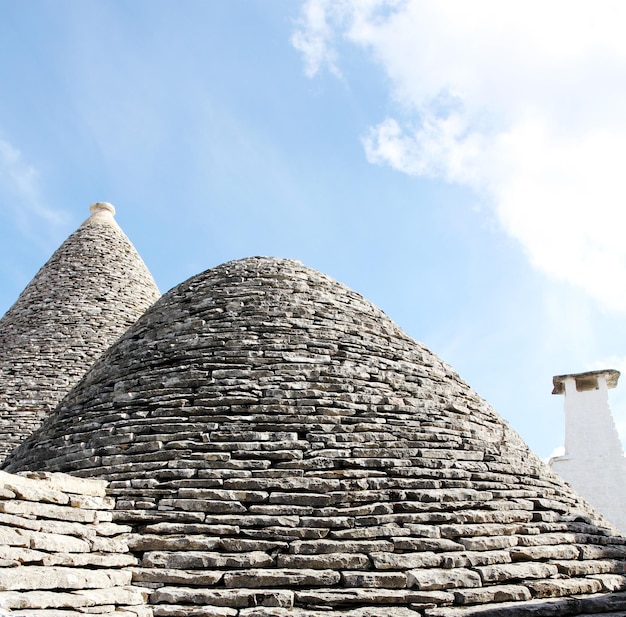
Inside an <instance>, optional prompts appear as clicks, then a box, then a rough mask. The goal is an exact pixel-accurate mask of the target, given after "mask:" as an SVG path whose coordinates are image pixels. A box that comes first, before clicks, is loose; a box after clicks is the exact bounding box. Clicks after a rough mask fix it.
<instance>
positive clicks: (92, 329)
mask: <svg viewBox="0 0 626 617" xmlns="http://www.w3.org/2000/svg"><path fill="white" fill-rule="evenodd" d="M91 212H92V215H91V217H90V218H89V219H87V221H85V222H84V223H83V224H82V225H81V227H80V228H79V229H78V230H77V231H76V232H75V233H74V234H72V235H71V236H70V237H69V238H68V239H67V240H66V241H65V242H64V243H63V245H62V246H61V247H60V248H59V249H58V250H57V251H56V252H55V253H54V255H53V256H52V257H51V258H50V260H49V261H48V262H47V263H46V264H45V265H44V266H43V267H42V268H41V270H40V271H39V272H38V273H37V275H36V276H35V278H34V279H33V280H32V281H31V283H30V284H29V285H28V286H27V287H26V289H25V290H24V291H23V293H22V294H21V295H20V297H19V298H18V299H17V301H16V302H15V304H14V305H13V306H12V307H11V308H10V309H9V310H8V311H7V313H6V314H5V315H4V317H3V318H2V320H0V460H2V459H4V457H5V456H6V455H7V454H8V453H9V452H10V451H11V450H12V449H13V448H14V447H15V446H17V444H18V443H19V442H20V441H21V440H22V439H24V437H26V436H27V435H29V434H30V433H31V432H32V431H33V430H34V429H35V428H37V426H39V424H40V422H41V420H42V418H43V417H44V415H45V414H46V413H47V412H48V411H49V410H50V409H54V407H55V406H56V404H57V403H58V402H59V401H60V400H61V398H62V397H63V396H65V394H67V392H68V391H69V390H70V389H71V388H72V387H73V386H74V385H75V384H76V383H77V382H78V380H79V379H80V378H81V377H82V376H83V375H84V374H85V372H86V371H87V369H88V368H89V367H90V366H91V365H92V364H93V363H94V361H95V360H96V359H97V358H98V357H99V356H100V354H102V352H103V351H104V350H105V349H107V348H108V347H109V346H110V345H111V344H112V343H113V342H114V341H115V340H116V339H117V338H118V337H119V336H120V335H121V334H122V333H123V332H124V331H125V330H126V328H128V326H130V325H131V324H132V323H134V322H135V320H136V319H137V318H138V317H139V316H140V315H141V314H142V313H143V312H144V311H145V310H146V309H147V308H148V307H149V306H150V305H151V304H152V303H153V302H154V301H155V300H157V299H158V298H159V292H158V289H157V287H156V284H155V282H154V279H153V278H152V276H151V274H150V272H149V271H148V269H147V268H146V266H145V264H144V263H143V261H142V260H141V257H139V255H138V253H137V251H136V250H135V248H134V247H133V245H132V244H131V242H130V241H129V240H128V238H127V237H126V236H125V235H124V232H123V231H122V230H121V229H120V227H119V226H118V225H117V223H116V222H115V219H114V218H113V214H114V212H115V210H114V208H113V206H111V205H110V204H105V203H98V204H94V205H93V206H92V207H91Z"/></svg>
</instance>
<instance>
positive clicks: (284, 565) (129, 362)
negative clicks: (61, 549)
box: [9, 258, 626, 617]
mask: <svg viewBox="0 0 626 617" xmlns="http://www.w3.org/2000/svg"><path fill="white" fill-rule="evenodd" d="M23 469H45V470H60V471H68V472H71V473H75V474H78V475H84V476H101V477H104V478H107V479H109V480H111V484H110V487H111V492H112V494H114V495H115V496H116V497H117V499H118V501H117V507H118V508H119V510H118V512H117V517H118V520H120V521H127V522H130V523H132V524H134V525H135V530H136V532H137V533H136V534H135V535H134V536H133V538H132V547H133V549H134V551H135V552H136V553H137V554H138V555H139V556H140V558H141V566H140V567H139V568H137V569H136V571H135V574H134V581H135V582H136V583H137V584H144V585H147V586H149V587H151V588H153V591H152V593H151V596H150V603H151V604H152V605H153V606H154V609H155V615H230V616H239V617H243V616H257V617H258V616H261V615H263V616H268V615H276V616H282V617H287V616H294V617H322V616H327V615H328V614H329V612H331V613H333V614H338V615H342V617H347V616H349V617H383V616H388V617H391V616H393V617H409V616H410V617H417V616H427V617H434V616H442V615H445V616H456V615H474V614H476V615H478V614H480V615H483V617H485V616H492V617H494V616H495V615H498V616H501V615H531V614H532V615H548V614H550V615H578V614H590V613H601V612H605V611H609V610H624V609H626V600H625V599H624V594H620V593H610V592H612V591H614V590H617V589H621V588H622V587H623V586H624V581H625V579H624V577H623V572H624V569H625V563H626V562H625V561H624V559H625V557H626V550H625V546H624V545H625V542H626V540H625V539H624V538H622V537H621V536H619V535H618V533H617V532H616V531H615V530H612V529H610V528H609V526H608V524H607V523H606V522H605V521H604V520H603V519H602V517H601V516H600V515H598V514H596V513H595V512H594V511H592V510H591V509H590V507H589V506H588V505H587V504H586V503H585V502H583V501H582V500H581V498H579V497H578V496H577V495H576V494H575V493H574V492H573V491H572V490H571V489H570V488H569V487H568V486H567V485H565V484H564V483H563V482H562V481H561V480H559V479H558V477H557V476H555V475H554V474H553V473H552V472H551V471H550V469H549V468H548V467H547V466H546V465H544V464H543V463H542V462H541V461H540V460H539V459H538V458H537V457H536V456H535V455H533V454H532V452H530V451H529V449H528V448H527V446H526V445H525V444H524V443H523V442H522V441H521V439H520V438H519V437H518V436H517V434H516V433H515V432H514V431H513V430H511V429H510V428H509V427H508V426H507V425H506V423H505V422H504V421H503V420H502V419H501V418H500V417H499V416H498V415H497V414H496V413H495V412H494V411H493V410H492V409H491V408H490V407H489V405H488V404H487V403H485V402H484V401H483V400H482V399H481V398H480V397H479V396H478V395H477V394H476V393H475V392H473V391H472V390H471V389H470V388H469V387H468V386H467V384H465V383H464V382H463V381H462V380H461V379H460V378H459V377H458V376H457V375H456V373H455V372H454V371H453V370H451V369H450V367H448V366H447V365H446V364H444V363H443V362H442V361H441V360H440V359H439V358H437V357H436V356H435V355H433V354H432V353H431V352H429V351H428V350H427V349H425V348H424V347H423V346H422V345H420V344H419V343H416V342H415V341H413V340H412V339H411V338H409V337H408V336H407V335H406V334H404V333H403V332H402V331H401V330H400V329H399V328H398V327H397V326H396V325H394V323H392V321H391V320H390V319H389V318H388V317H387V316H386V315H385V314H384V313H382V312H381V311H380V310H378V309H377V308H375V307H374V306H373V305H372V304H370V303H369V302H367V301H366V300H364V299H363V298H362V297H361V296H359V295H358V294H356V293H354V292H352V291H350V290H349V289H347V288H346V287H344V286H342V285H340V284H338V283H336V282H335V281H333V280H332V279H330V278H328V277H326V276H324V275H322V274H319V273H318V272H315V271H313V270H310V269H308V268H306V267H304V266H302V265H301V264H300V263H298V262H294V261H288V260H282V259H268V258H252V259H244V260H241V261H236V262H231V263H227V264H224V265H222V266H220V267H218V268H215V269H213V270H209V271H207V272H205V273H203V274H201V275H199V276H196V277H195V278H192V279H190V280H189V281H187V282H185V283H183V284H182V285H180V286H179V287H176V288H175V289H173V290H172V291H170V292H169V293H168V294H167V295H165V296H164V297H163V298H162V299H161V300H160V301H159V302H157V303H156V304H155V305H154V306H153V307H152V308H151V309H150V310H149V311H148V312H147V313H146V314H145V315H144V316H143V317H142V318H141V319H140V320H139V321H138V322H137V323H136V324H135V325H134V326H132V327H131V328H130V329H129V330H128V331H127V332H126V334H125V335H124V336H123V337H122V338H121V339H120V340H119V341H118V342H117V343H116V344H115V345H114V346H113V347H112V348H111V349H110V350H109V351H108V352H107V353H106V354H105V355H104V356H103V357H102V358H101V359H100V360H99V361H98V362H97V363H96V365H95V366H94V367H93V368H92V369H91V371H90V372H89V373H88V375H87V376H86V378H85V379H84V380H83V381H82V382H81V383H80V384H79V386H78V387H77V388H75V389H74V390H73V391H72V392H71V393H70V394H69V395H68V396H67V397H66V398H65V400H64V401H63V402H62V403H61V404H60V405H59V407H58V408H57V409H56V410H55V412H54V413H53V414H52V415H51V416H50V417H49V418H48V419H47V420H46V422H45V423H44V425H43V426H42V429H41V430H40V431H38V432H37V433H36V434H35V435H34V436H32V437H31V438H29V439H28V440H27V441H26V442H25V443H24V444H23V445H22V446H21V447H20V448H19V449H18V450H17V451H16V452H14V453H13V455H12V457H11V458H10V464H9V470H10V471H16V470H23ZM620 614H622V613H620Z"/></svg>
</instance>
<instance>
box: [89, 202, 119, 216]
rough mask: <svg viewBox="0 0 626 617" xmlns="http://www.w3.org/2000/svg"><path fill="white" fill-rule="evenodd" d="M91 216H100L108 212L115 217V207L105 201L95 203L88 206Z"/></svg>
mask: <svg viewBox="0 0 626 617" xmlns="http://www.w3.org/2000/svg"><path fill="white" fill-rule="evenodd" d="M89 212H91V214H100V213H105V212H108V213H110V214H111V216H115V206H114V205H113V204H110V203H108V202H106V201H97V202H96V203H93V204H91V205H90V206H89Z"/></svg>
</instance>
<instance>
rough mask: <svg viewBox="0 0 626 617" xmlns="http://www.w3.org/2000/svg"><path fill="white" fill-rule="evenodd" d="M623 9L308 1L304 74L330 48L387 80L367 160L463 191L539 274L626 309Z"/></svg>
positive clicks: (570, 1) (613, 5)
mask: <svg viewBox="0 0 626 617" xmlns="http://www.w3.org/2000/svg"><path fill="white" fill-rule="evenodd" d="M625 28H626V6H624V5H623V4H621V3H619V2H609V1H601V0H600V1H598V2H594V3H591V2H588V1H582V0H580V1H576V0H567V1H556V0H555V1H554V2H550V3H547V4H546V3H545V2H537V1H532V0H530V1H528V2H524V3H513V4H511V3H502V2H498V1H486V0H483V1H477V2H471V3H468V2H465V1H464V0H451V1H449V2H425V1H422V0H367V1H358V2H356V1H355V2H350V1H347V0H346V1H342V2H329V1H328V0H308V2H306V3H305V5H304V8H303V11H302V15H301V22H300V23H299V26H298V31H297V32H296V34H295V35H294V45H295V46H296V47H297V48H298V49H299V50H300V51H301V52H302V53H303V54H304V57H305V62H306V72H307V74H308V75H311V76H312V75H314V74H315V73H316V72H318V71H320V70H322V69H323V68H325V67H327V68H329V69H330V70H331V71H332V72H334V73H335V74H339V73H340V58H339V56H338V52H337V49H338V47H337V46H336V44H338V42H341V44H342V45H345V44H346V42H347V43H349V44H353V45H356V46H359V47H360V48H362V49H364V50H366V52H367V53H369V54H370V55H371V57H372V59H373V60H374V61H375V62H377V63H378V64H379V65H380V67H382V69H383V71H384V72H385V73H386V75H387V76H388V77H389V80H390V84H391V90H390V96H391V97H392V98H393V100H394V101H395V102H396V104H397V113H396V114H394V117H388V118H381V121H380V123H379V124H377V125H376V126H373V127H371V128H370V129H369V132H368V133H367V135H366V136H365V137H364V139H363V144H364V148H365V152H366V155H367V157H368V160H369V161H370V162H372V163H375V164H383V165H389V166H391V167H393V168H395V169H397V170H399V171H401V172H404V173H407V174H412V175H418V176H425V177H433V178H441V179H444V180H446V181H448V182H454V183H458V184H461V185H465V186H469V187H471V188H472V189H474V190H475V191H476V192H477V193H478V194H480V195H481V196H482V198H483V200H484V201H485V203H488V204H490V205H491V206H492V207H493V209H494V211H495V212H496V214H497V217H498V220H499V221H500V224H501V225H502V227H503V229H504V230H506V232H507V233H508V234H510V235H511V236H512V237H514V238H516V239H517V240H518V241H519V242H520V243H521V245H522V246H523V248H524V250H525V252H526V254H527V256H528V258H529V260H530V262H531V263H532V264H533V266H535V267H536V268H538V269H539V270H541V271H543V272H545V273H547V274H549V275H552V276H555V277H558V278H560V279H562V280H565V281H568V282H570V283H572V284H574V285H576V286H578V287H579V288H581V289H583V290H585V291H586V292H587V293H589V294H591V296H593V297H594V298H595V299H596V300H597V301H599V302H600V303H602V305H603V306H605V307H607V308H609V309H613V310H620V311H624V310H626V242H624V241H623V228H624V223H625V222H626V207H625V206H626V184H625V183H624V182H623V180H622V178H623V170H622V167H623V161H624V160H626V114H624V113H623V110H624V109H626V82H625V81H624V79H623V75H624V73H625V72H626V38H625V37H624V36H623V32H624V29H625Z"/></svg>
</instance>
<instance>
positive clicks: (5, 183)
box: [0, 139, 69, 240]
mask: <svg viewBox="0 0 626 617" xmlns="http://www.w3.org/2000/svg"><path fill="white" fill-rule="evenodd" d="M0 195H2V200H1V203H2V208H3V209H5V210H8V211H9V212H10V215H11V216H12V217H13V218H14V220H15V222H16V225H17V228H18V229H19V231H20V233H22V235H24V236H26V237H29V238H32V239H35V240H40V239H41V238H42V237H43V236H49V235H50V231H51V228H53V230H54V228H58V227H61V226H63V225H66V224H67V222H68V218H69V216H68V214H67V212H65V211H63V210H59V209H56V208H52V207H50V206H48V205H47V204H46V203H45V201H44V200H43V199H42V198H41V195H40V192H39V186H38V173H37V170H36V169H35V168H34V167H33V166H32V165H29V164H28V163H26V162H25V161H24V159H23V156H22V154H21V152H20V151H19V150H18V149H16V148H14V147H13V146H12V145H11V144H10V143H8V142H7V141H4V140H2V139H0Z"/></svg>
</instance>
